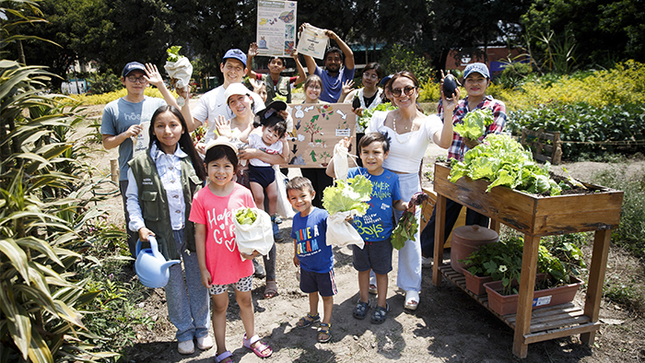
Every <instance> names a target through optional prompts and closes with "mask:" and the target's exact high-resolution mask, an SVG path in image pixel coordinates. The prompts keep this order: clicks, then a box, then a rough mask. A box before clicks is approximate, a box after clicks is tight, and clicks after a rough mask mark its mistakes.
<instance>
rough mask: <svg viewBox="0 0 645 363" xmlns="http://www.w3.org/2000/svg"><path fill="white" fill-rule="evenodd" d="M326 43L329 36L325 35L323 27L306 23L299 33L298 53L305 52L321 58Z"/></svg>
mask: <svg viewBox="0 0 645 363" xmlns="http://www.w3.org/2000/svg"><path fill="white" fill-rule="evenodd" d="M328 44H329V37H327V36H326V35H325V30H324V29H320V28H316V27H315V26H311V25H308V26H306V27H305V28H304V29H303V30H302V33H301V34H300V40H299V41H298V53H300V54H306V55H309V56H312V57H313V58H316V59H323V57H324V56H325V50H326V49H327V45H328Z"/></svg>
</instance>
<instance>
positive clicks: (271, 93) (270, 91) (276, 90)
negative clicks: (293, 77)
mask: <svg viewBox="0 0 645 363" xmlns="http://www.w3.org/2000/svg"><path fill="white" fill-rule="evenodd" d="M262 80H263V81H264V85H265V86H266V89H267V102H266V104H267V105H268V104H269V103H270V102H271V101H273V100H274V99H275V96H276V95H280V96H283V97H286V98H287V101H286V102H287V103H291V85H290V84H289V77H282V76H281V77H280V78H279V79H278V84H276V85H275V86H273V79H271V75H270V74H263V75H262Z"/></svg>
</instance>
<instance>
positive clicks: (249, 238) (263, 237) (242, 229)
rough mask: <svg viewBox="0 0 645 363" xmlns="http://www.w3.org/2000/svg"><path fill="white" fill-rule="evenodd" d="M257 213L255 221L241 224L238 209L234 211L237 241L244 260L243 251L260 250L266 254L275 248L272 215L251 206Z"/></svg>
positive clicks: (247, 252) (248, 253) (262, 253)
mask: <svg viewBox="0 0 645 363" xmlns="http://www.w3.org/2000/svg"><path fill="white" fill-rule="evenodd" d="M251 210H252V211H253V212H255V214H256V215H257V218H256V219H255V222H253V223H252V224H240V223H238V221H237V218H235V214H236V213H237V210H235V212H234V213H233V223H234V224H235V242H236V243H237V248H238V249H239V250H240V258H241V259H242V261H244V257H242V255H241V254H242V253H245V254H247V255H250V254H251V253H253V251H258V252H259V253H260V254H261V255H264V256H266V255H267V254H268V253H269V251H271V248H273V243H274V241H273V226H272V225H271V217H270V216H269V215H268V214H267V212H265V211H263V210H262V209H258V208H251Z"/></svg>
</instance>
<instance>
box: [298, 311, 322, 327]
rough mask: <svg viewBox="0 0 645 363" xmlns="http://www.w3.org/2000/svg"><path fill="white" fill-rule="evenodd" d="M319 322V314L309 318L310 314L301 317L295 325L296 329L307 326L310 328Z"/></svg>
mask: <svg viewBox="0 0 645 363" xmlns="http://www.w3.org/2000/svg"><path fill="white" fill-rule="evenodd" d="M318 321H320V314H316V315H314V316H311V314H309V313H307V315H305V316H303V317H302V318H300V320H298V323H297V324H296V327H298V328H306V327H308V326H311V325H312V324H313V323H316V322H318Z"/></svg>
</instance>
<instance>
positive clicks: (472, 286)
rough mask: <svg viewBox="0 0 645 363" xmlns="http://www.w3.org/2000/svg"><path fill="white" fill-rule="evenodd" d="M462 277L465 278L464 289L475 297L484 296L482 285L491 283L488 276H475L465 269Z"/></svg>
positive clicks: (484, 291) (490, 278)
mask: <svg viewBox="0 0 645 363" xmlns="http://www.w3.org/2000/svg"><path fill="white" fill-rule="evenodd" d="M464 277H465V278H466V288H467V289H468V290H469V291H471V292H472V293H474V294H475V295H484V294H486V288H485V287H484V284H485V283H487V282H491V281H493V278H492V277H490V276H484V277H480V276H475V275H473V274H471V273H470V272H468V270H466V269H464Z"/></svg>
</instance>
